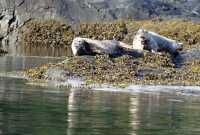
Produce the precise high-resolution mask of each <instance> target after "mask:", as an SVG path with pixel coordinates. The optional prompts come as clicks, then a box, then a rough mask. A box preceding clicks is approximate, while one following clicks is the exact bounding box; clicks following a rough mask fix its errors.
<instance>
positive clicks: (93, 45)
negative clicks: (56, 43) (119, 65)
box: [71, 37, 128, 56]
mask: <svg viewBox="0 0 200 135" xmlns="http://www.w3.org/2000/svg"><path fill="white" fill-rule="evenodd" d="M127 46H128V45H127ZM71 48H72V52H73V55H75V56H76V55H96V54H108V55H118V54H120V53H122V51H123V48H122V47H121V46H120V42H119V41H116V40H102V41H100V40H93V39H89V38H80V37H77V38H75V39H74V40H73V42H72V45H71Z"/></svg>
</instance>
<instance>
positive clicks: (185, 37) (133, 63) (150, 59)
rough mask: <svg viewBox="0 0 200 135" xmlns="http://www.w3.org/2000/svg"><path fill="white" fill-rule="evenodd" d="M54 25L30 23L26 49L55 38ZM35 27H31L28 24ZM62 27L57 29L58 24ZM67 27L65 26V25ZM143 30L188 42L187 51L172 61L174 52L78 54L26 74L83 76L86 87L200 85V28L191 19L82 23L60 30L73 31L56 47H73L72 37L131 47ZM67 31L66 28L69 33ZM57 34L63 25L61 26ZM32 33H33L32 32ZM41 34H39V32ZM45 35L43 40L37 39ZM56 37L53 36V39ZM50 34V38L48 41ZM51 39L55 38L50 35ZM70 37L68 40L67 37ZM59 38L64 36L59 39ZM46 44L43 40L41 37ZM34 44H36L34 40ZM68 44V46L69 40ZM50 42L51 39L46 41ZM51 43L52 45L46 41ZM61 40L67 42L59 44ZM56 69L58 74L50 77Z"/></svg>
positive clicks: (43, 77)
mask: <svg viewBox="0 0 200 135" xmlns="http://www.w3.org/2000/svg"><path fill="white" fill-rule="evenodd" d="M51 23H52V24H51V25H50V26H51V27H49V26H48V23H47V22H45V25H43V24H42V23H41V22H40V23H36V24H37V25H35V24H33V22H31V25H34V26H35V28H34V27H30V28H34V30H33V31H27V32H30V33H29V34H31V35H32V36H31V40H30V39H28V38H29V37H30V36H27V34H26V33H25V34H24V35H22V36H23V37H24V38H22V43H23V42H24V43H26V45H35V44H36V41H37V40H38V39H37V38H38V37H40V38H43V36H44V38H46V39H47V40H48V39H49V40H55V39H57V37H56V36H55V35H54V33H56V32H55V30H52V29H54V28H55V27H54V25H57V24H56V23H53V22H52V21H51ZM41 24H42V25H43V26H45V27H49V30H47V31H45V30H43V28H42V27H40V28H39V29H38V30H36V28H37V26H38V25H41ZM29 25H30V24H29ZM57 26H58V25H57ZM60 26H62V29H63V26H64V24H62V25H60ZM140 27H143V28H145V29H148V30H152V31H155V32H158V33H159V34H162V35H164V36H166V37H169V38H172V39H175V40H177V41H180V42H183V43H184V45H183V51H182V52H180V55H179V56H177V57H173V58H172V57H171V56H170V55H169V54H166V53H162V54H161V55H160V54H152V53H149V52H145V53H144V57H141V58H135V57H131V56H121V57H117V58H112V57H109V56H107V55H97V56H79V57H67V58H66V60H65V61H63V62H62V63H58V64H47V65H43V66H41V67H38V68H35V69H29V70H27V71H25V75H26V76H28V77H29V78H30V79H31V80H47V81H48V80H49V81H51V80H60V81H64V80H66V79H67V78H82V79H83V80H84V81H85V82H86V84H93V83H98V84H112V85H117V86H124V85H128V84H142V85H144V84H146V85H184V86H185V85H187V86H188V85H194V86H199V85H200V59H199V54H200V51H199V50H200V25H199V24H198V23H193V22H190V21H183V20H170V21H162V20H157V19H155V20H151V21H133V20H127V21H116V22H111V23H106V22H105V23H87V24H81V25H79V26H78V27H77V28H76V29H71V28H70V26H68V27H67V28H66V27H65V26H64V30H63V31H62V30H61V31H59V32H57V33H60V35H62V34H63V33H64V31H65V30H67V31H70V32H69V33H68V36H67V37H65V36H62V40H56V42H57V43H56V44H57V45H61V46H63V45H64V46H69V45H70V43H71V40H72V39H73V38H72V37H76V36H82V37H88V38H92V39H112V38H113V37H115V38H116V39H117V40H120V41H123V42H125V43H128V44H131V42H132V38H133V36H134V34H135V32H136V31H137V30H138V29H139V28H140ZM65 28H66V29H65ZM56 29H57V30H59V29H60V27H57V28H56ZM32 32H33V33H32ZM37 32H39V33H37ZM38 35H40V36H38ZM49 35H52V37H53V38H48V36H49ZM46 36H47V37H46ZM49 37H51V36H49ZM66 38H67V39H66ZM58 39H60V38H58ZM39 40H40V41H41V42H43V41H44V40H41V39H39ZM33 41H34V42H33ZM64 41H65V42H64ZM45 42H46V41H45ZM48 42H49V44H44V45H51V44H50V43H52V42H51V41H47V43H48ZM60 42H62V44H59V43H60ZM52 69H54V71H55V72H57V73H58V72H59V73H60V75H62V76H59V75H58V74H57V75H56V74H52V75H51V74H49V73H50V71H52Z"/></svg>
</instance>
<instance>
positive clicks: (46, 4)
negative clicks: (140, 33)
mask: <svg viewBox="0 0 200 135" xmlns="http://www.w3.org/2000/svg"><path fill="white" fill-rule="evenodd" d="M156 16H164V17H181V18H188V17H189V18H193V19H197V20H199V18H200V3H199V0H0V26H1V27H0V40H1V46H2V47H3V48H4V49H6V50H8V51H9V52H12V51H14V50H15V49H16V47H17V46H16V45H14V44H15V43H16V42H17V41H18V36H17V28H18V27H19V26H22V25H23V24H24V23H26V22H27V21H29V20H30V19H57V20H62V21H67V22H71V23H72V24H74V23H79V22H81V21H84V22H86V21H98V20H101V21H102V20H115V19H118V18H135V19H148V18H153V17H156ZM9 44H12V47H10V46H9V47H8V46H7V45H9Z"/></svg>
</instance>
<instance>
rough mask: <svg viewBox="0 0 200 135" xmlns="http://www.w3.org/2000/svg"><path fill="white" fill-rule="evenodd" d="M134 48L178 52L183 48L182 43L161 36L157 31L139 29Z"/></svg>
mask: <svg viewBox="0 0 200 135" xmlns="http://www.w3.org/2000/svg"><path fill="white" fill-rule="evenodd" d="M133 48H134V49H137V50H149V51H151V52H154V53H155V52H161V51H165V52H168V53H170V54H176V53H178V51H179V50H181V49H182V43H178V42H177V41H175V40H172V39H169V38H166V37H164V36H161V35H159V34H157V33H155V32H152V31H147V30H144V29H139V30H138V32H137V34H136V36H135V38H134V40H133Z"/></svg>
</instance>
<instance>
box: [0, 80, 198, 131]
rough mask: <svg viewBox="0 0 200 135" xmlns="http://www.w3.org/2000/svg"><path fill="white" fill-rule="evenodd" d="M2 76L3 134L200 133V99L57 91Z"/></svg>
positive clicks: (0, 122) (0, 115)
mask: <svg viewBox="0 0 200 135" xmlns="http://www.w3.org/2000/svg"><path fill="white" fill-rule="evenodd" d="M25 82H26V81H25V80H22V79H13V78H0V132H1V134H6V135H13V134H20V135H27V134H31V135H45V134H46V135H55V134H58V135H107V134H108V135H143V134H149V135H161V134H162V135H169V134H173V135H176V134H177V135H178V134H181V135H188V134H190V135H196V134H199V133H200V130H199V129H200V124H199V122H200V108H199V105H200V99H199V98H198V97H196V98H195V97H188V96H178V95H174V94H167V93H157V94H151V93H140V94H139V93H137V94H134V93H122V92H120V93H118V92H105V91H104V92H103V91H91V90H85V89H80V90H78V89H55V88H48V87H39V86H30V85H25Z"/></svg>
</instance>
